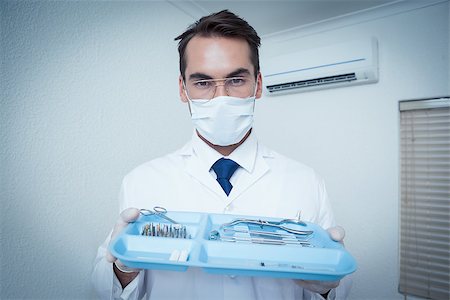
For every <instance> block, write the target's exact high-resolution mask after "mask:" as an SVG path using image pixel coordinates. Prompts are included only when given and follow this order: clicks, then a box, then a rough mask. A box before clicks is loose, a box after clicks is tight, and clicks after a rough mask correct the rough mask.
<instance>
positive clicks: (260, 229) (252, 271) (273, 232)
mask: <svg viewBox="0 0 450 300" xmlns="http://www.w3.org/2000/svg"><path fill="white" fill-rule="evenodd" d="M164 215H166V214H164ZM167 217H168V218H169V219H172V220H176V223H177V224H173V223H171V222H169V221H168V220H167V219H168V218H165V217H161V216H160V215H159V214H148V215H142V216H141V217H140V218H139V219H138V220H137V221H136V222H134V223H131V224H129V225H128V227H127V228H126V229H125V230H124V232H123V233H122V234H121V235H120V236H119V237H118V238H117V239H116V240H115V241H113V243H111V245H110V251H111V253H112V254H113V255H114V256H115V257H117V258H118V259H119V260H120V261H122V263H124V264H125V265H126V266H128V267H131V268H140V269H159V270H173V271H186V270H187V268H188V267H199V268H203V270H204V271H205V272H209V273H215V274H227V275H246V276H270V277H282V278H293V279H305V280H330V281H331V280H339V279H340V278H342V277H344V276H345V275H347V274H350V273H352V272H354V271H355V270H356V262H355V260H354V259H353V257H352V256H351V255H350V254H349V253H348V252H347V251H346V250H345V249H344V247H343V246H342V245H341V244H340V243H338V242H335V241H333V240H331V239H330V237H329V236H328V233H327V232H326V231H325V230H323V229H322V228H321V227H320V226H318V225H316V224H313V223H309V222H301V224H296V223H295V222H291V223H289V222H286V223H283V220H280V219H276V218H263V217H248V216H238V215H224V214H206V213H192V212H167ZM236 220H251V221H260V222H263V224H262V225H261V224H260V223H258V222H256V223H252V222H247V223H246V222H236ZM280 221H281V222H280ZM264 222H265V223H264ZM230 224H231V225H230ZM270 224H278V225H281V226H285V227H287V228H288V229H289V230H287V231H286V230H284V229H283V228H278V227H279V226H278V227H277V226H274V225H270ZM180 231H181V234H180V233H179V232H180ZM297 231H300V232H304V233H305V232H306V234H303V235H298V234H296V232H297ZM292 232H294V233H292ZM143 233H144V235H142V234H143ZM268 241H269V242H268Z"/></svg>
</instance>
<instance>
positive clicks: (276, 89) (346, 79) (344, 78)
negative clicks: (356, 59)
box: [267, 73, 356, 93]
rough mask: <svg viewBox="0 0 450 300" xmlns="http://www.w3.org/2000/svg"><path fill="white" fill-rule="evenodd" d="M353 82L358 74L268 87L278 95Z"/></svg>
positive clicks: (270, 91)
mask: <svg viewBox="0 0 450 300" xmlns="http://www.w3.org/2000/svg"><path fill="white" fill-rule="evenodd" d="M353 80H356V74H355V73H348V74H342V75H335V76H327V77H321V78H314V79H308V80H300V81H293V82H287V83H282V84H274V85H268V86H267V90H268V91H269V93H276V92H282V91H287V90H292V89H301V88H306V87H313V86H319V85H325V84H333V83H339V82H349V81H353Z"/></svg>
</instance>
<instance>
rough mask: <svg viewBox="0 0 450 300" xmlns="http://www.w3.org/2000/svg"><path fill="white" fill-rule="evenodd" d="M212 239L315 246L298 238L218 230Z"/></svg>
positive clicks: (214, 232)
mask: <svg viewBox="0 0 450 300" xmlns="http://www.w3.org/2000/svg"><path fill="white" fill-rule="evenodd" d="M209 239H210V240H216V241H223V242H248V243H255V244H267V245H300V246H302V247H313V246H312V245H311V244H310V243H308V242H305V241H300V240H298V239H294V238H292V236H291V238H290V239H276V238H256V237H242V236H234V235H233V236H226V235H224V236H221V235H220V233H219V232H218V231H217V230H213V231H211V232H210V234H209Z"/></svg>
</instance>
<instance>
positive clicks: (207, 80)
mask: <svg viewBox="0 0 450 300" xmlns="http://www.w3.org/2000/svg"><path fill="white" fill-rule="evenodd" d="M249 77H250V78H253V77H252V76H249ZM246 78H247V76H233V77H226V78H217V79H214V78H211V79H199V80H195V81H192V84H196V83H201V82H212V83H214V84H215V85H214V93H212V96H211V98H209V99H208V101H210V100H211V99H214V95H215V94H216V92H217V87H218V86H223V87H224V89H225V93H226V94H227V96H231V95H230V93H229V91H228V89H227V87H226V82H227V81H229V80H233V79H246ZM218 82H223V83H222V84H218ZM182 83H183V89H184V92H185V94H186V97H187V98H188V100H192V99H191V97H190V96H189V93H188V89H187V87H186V80H183V81H182ZM211 88H212V87H211ZM257 88H258V77H256V78H255V89H254V92H253V95H255V94H256V91H257ZM250 96H251V94H250V95H248V96H246V97H250ZM246 97H239V98H242V99H244V98H246ZM205 99H206V98H205Z"/></svg>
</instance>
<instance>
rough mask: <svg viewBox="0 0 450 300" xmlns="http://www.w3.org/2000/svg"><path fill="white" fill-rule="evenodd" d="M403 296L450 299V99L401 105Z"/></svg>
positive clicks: (401, 282) (401, 262) (410, 102)
mask: <svg viewBox="0 0 450 300" xmlns="http://www.w3.org/2000/svg"><path fill="white" fill-rule="evenodd" d="M400 140H401V142H400V162H401V166H400V172H401V174H400V181H401V187H400V198H401V199H400V202H401V203H400V280H399V291H400V293H403V294H404V295H405V298H406V297H407V295H414V296H419V297H424V298H428V299H446V300H448V299H450V287H449V286H450V250H449V245H450V98H449V97H442V98H438V99H427V100H415V101H401V102H400Z"/></svg>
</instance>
